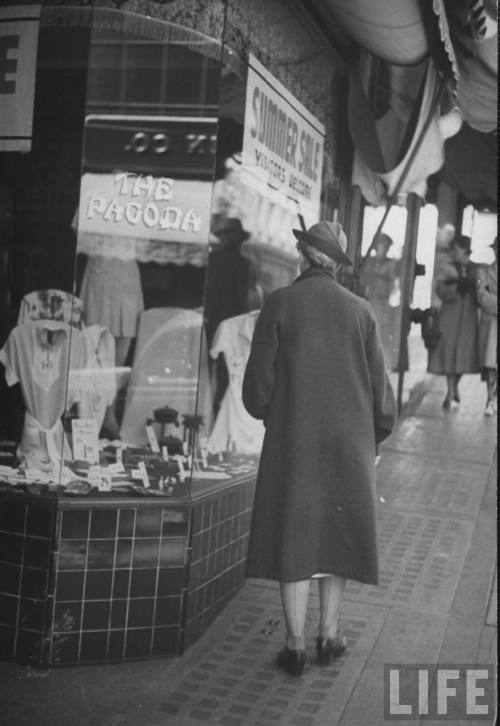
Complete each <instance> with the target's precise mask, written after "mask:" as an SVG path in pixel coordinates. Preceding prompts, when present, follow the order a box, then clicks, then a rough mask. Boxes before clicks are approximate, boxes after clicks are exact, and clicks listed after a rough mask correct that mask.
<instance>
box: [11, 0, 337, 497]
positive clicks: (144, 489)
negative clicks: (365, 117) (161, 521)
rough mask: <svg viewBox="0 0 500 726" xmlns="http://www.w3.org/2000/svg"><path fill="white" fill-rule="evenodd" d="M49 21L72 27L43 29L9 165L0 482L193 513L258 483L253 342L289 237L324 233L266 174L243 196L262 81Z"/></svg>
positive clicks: (286, 267) (280, 277) (232, 60)
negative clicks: (196, 501) (249, 480)
mask: <svg viewBox="0 0 500 726" xmlns="http://www.w3.org/2000/svg"><path fill="white" fill-rule="evenodd" d="M44 13H45V14H46V15H47V14H48V15H50V16H51V17H57V18H58V19H61V18H62V20H64V22H62V23H60V25H61V24H62V25H63V26H64V27H62V28H61V27H57V25H55V24H54V25H50V24H49V23H48V22H46V23H43V22H42V25H41V28H40V35H39V44H38V59H37V76H36V96H35V113H34V127H33V142H32V148H31V151H30V152H29V153H26V154H19V153H18V154H2V156H3V158H2V161H5V163H2V164H1V165H0V211H1V215H0V225H1V226H0V230H1V234H0V241H1V244H2V257H1V263H2V267H1V273H2V280H3V279H4V278H5V281H6V284H5V288H4V286H3V285H2V286H1V295H2V297H1V304H2V312H3V310H5V316H4V315H2V320H3V321H6V322H5V323H2V324H3V328H2V331H1V335H2V339H1V341H0V347H1V348H2V354H1V360H2V363H3V368H4V370H3V371H0V373H1V375H0V386H1V391H0V392H1V395H2V403H4V404H5V405H2V406H1V407H0V437H1V439H2V441H3V444H2V447H0V451H2V456H3V455H4V453H5V458H4V459H3V460H2V461H0V466H1V465H4V466H5V468H4V469H2V470H0V479H1V480H2V481H7V482H10V484H11V485H13V486H17V485H22V486H35V487H38V488H41V489H40V491H42V490H43V491H44V492H45V491H47V490H48V489H49V488H50V486H51V485H52V484H54V483H55V484H57V487H55V486H53V487H52V488H53V489H56V488H57V491H58V492H62V493H64V494H65V493H74V494H80V493H83V494H84V493H88V492H96V491H97V490H101V491H102V492H103V496H108V494H107V492H109V491H110V490H111V492H112V494H113V495H116V494H117V493H120V494H123V495H124V496H126V495H131V496H137V495H138V494H141V495H144V494H151V495H153V494H154V495H160V496H184V495H188V494H189V493H190V492H191V491H199V490H206V488H207V487H210V486H216V487H219V486H222V485H224V484H226V483H230V482H234V481H237V480H238V478H246V477H248V476H251V475H252V474H253V473H255V472H256V469H257V464H258V457H259V454H260V449H261V444H262V439H263V434H264V429H263V425H262V423H261V422H258V421H256V420H254V419H252V418H251V417H250V416H249V415H248V414H247V413H246V411H245V410H244V408H243V404H242V401H241V385H242V379H243V372H244V368H245V364H246V360H247V356H248V353H249V349H250V342H251V338H252V334H253V329H254V326H255V322H256V320H257V318H258V315H259V311H260V309H261V308H262V305H263V303H264V301H265V299H266V297H267V296H268V295H269V293H270V292H272V291H273V290H274V289H275V288H277V287H281V286H283V285H287V284H289V283H290V282H291V281H292V280H293V279H294V277H295V276H296V275H297V273H298V256H297V252H296V246H295V238H294V236H293V233H292V229H294V228H297V227H298V226H300V219H301V217H302V222H303V223H304V224H305V226H306V227H308V226H310V224H312V223H314V222H315V221H317V216H316V217H314V215H313V216H310V215H309V216H308V213H307V212H304V213H303V214H302V215H299V214H298V212H299V211H300V205H299V206H298V205H297V200H296V198H295V199H293V198H292V200H291V201H290V198H287V197H286V195H285V197H284V196H283V193H282V191H281V192H280V193H278V192H277V190H276V186H275V185H273V173H274V171H273V169H274V167H273V168H271V167H270V168H269V169H267V171H266V174H267V172H268V171H269V170H270V171H271V175H270V177H269V175H268V176H267V177H266V179H264V180H263V181H262V179H260V178H259V179H260V181H259V183H258V184H256V183H253V184H249V183H248V176H249V175H250V176H251V175H252V174H253V173H254V172H255V168H254V166H255V165H253V164H252V161H251V159H250V160H249V158H248V155H247V152H246V149H245V141H244V140H245V134H246V132H248V131H249V125H251V124H252V123H253V122H252V115H251V114H250V113H249V112H248V109H247V108H246V98H247V93H248V88H249V78H250V79H252V77H251V76H249V74H250V72H251V71H250V69H249V68H248V67H247V66H246V64H244V63H243V62H242V61H241V60H240V59H238V57H237V56H236V55H235V54H234V53H232V52H231V50H230V49H227V48H226V47H225V46H224V44H222V43H220V42H219V41H216V40H212V39H210V38H208V37H206V36H203V35H201V34H199V33H195V32H194V31H189V30H187V29H185V28H181V27H180V26H177V25H174V24H171V23H166V22H161V21H154V20H152V19H150V18H145V17H144V16H138V15H133V14H132V13H123V12H121V11H115V10H108V9H102V8H100V9H98V8H93V9H91V10H89V9H87V8H79V9H74V8H73V9H70V8H63V7H44V8H43V12H42V19H43V14H44ZM85 17H87V22H86V23H85V22H83V21H82V19H83V20H84V19H85ZM68 18H70V19H71V22H67V20H68ZM88 18H92V23H91V24H90V25H89V23H88ZM58 22H59V21H58ZM118 28H119V29H118ZM261 70H262V69H261ZM264 70H265V69H264ZM252 72H253V74H254V75H253V81H252V82H253V83H254V84H259V83H260V80H258V79H259V78H261V77H262V78H264V76H266V77H267V81H266V84H264V85H263V86H262V89H263V93H264V96H266V94H268V96H269V98H275V99H278V97H279V98H281V96H280V93H281V92H282V90H283V89H282V87H281V86H280V85H279V83H277V82H276V79H273V78H272V76H271V74H269V73H268V72H267V71H266V72H265V73H264V76H262V75H259V73H258V72H256V71H255V70H253V71H252ZM319 77H321V79H323V76H318V78H319ZM256 79H257V80H256ZM321 83H324V86H325V88H326V87H327V86H328V83H329V79H328V76H327V75H325V76H324V80H321ZM278 91H279V93H278ZM273 94H274V95H273ZM283 97H286V103H285V105H284V106H283V109H281V113H282V114H284V116H283V117H285V118H288V117H290V118H292V117H293V114H294V113H297V109H296V99H295V98H294V97H293V96H292V95H291V93H289V92H288V91H286V89H285V92H284V94H283ZM276 103H278V101H277V100H276ZM263 113H264V111H263V107H262V114H263ZM301 114H302V116H301V118H304V119H307V121H306V122H304V126H303V131H304V133H303V134H302V136H301V138H302V139H303V146H301V147H300V148H301V151H300V153H302V154H304V157H303V159H302V161H303V162H304V163H305V162H306V161H307V163H306V167H305V168H306V177H304V178H299V177H298V176H296V175H292V176H291V177H290V180H291V181H290V184H291V185H292V186H293V189H294V191H293V194H292V195H291V196H292V197H294V194H295V192H296V190H297V189H298V188H300V189H301V190H304V189H306V190H307V189H308V184H309V183H310V180H311V179H312V178H313V177H314V179H315V180H316V181H315V184H316V188H315V190H314V193H313V196H314V198H315V200H316V201H317V202H318V204H317V207H318V212H319V198H320V192H321V184H322V170H323V167H324V165H323V157H322V151H321V153H320V152H314V148H316V149H319V148H321V150H322V148H323V147H322V144H323V142H322V137H321V134H323V135H324V129H323V131H321V130H320V131H318V129H320V127H321V124H319V123H318V122H317V121H316V120H315V119H314V118H313V117H312V115H311V114H309V112H308V111H307V109H304V108H303V109H302V110H301ZM263 118H264V116H263V115H262V119H263ZM280 118H281V117H280ZM265 123H267V126H266V125H265ZM297 123H299V121H296V122H295V124H297ZM300 123H302V122H300ZM262 124H263V125H262V126H261V133H262V134H263V138H264V137H266V134H269V133H270V129H271V127H270V126H269V124H270V122H264V121H262ZM292 127H293V123H292V122H291V126H290V128H292ZM266 129H267V130H266ZM292 135H293V134H292ZM266 138H267V137H266ZM270 143H271V144H273V143H275V142H270ZM297 143H298V142H297ZM301 143H302V142H301ZM315 144H316V146H315ZM297 149H299V147H298V146H297ZM282 151H283V150H282ZM287 153H288V152H287ZM290 153H291V152H290ZM297 154H299V151H298V150H297ZM315 164H316V166H314V165H315ZM263 168H264V167H261V171H262V169H263ZM323 171H324V170H323ZM279 173H281V172H279ZM307 174H309V177H307ZM292 186H291V187H290V189H292ZM323 203H324V202H323ZM3 290H5V293H4V292H3ZM50 483H51V484H50ZM49 484H50V485H49Z"/></svg>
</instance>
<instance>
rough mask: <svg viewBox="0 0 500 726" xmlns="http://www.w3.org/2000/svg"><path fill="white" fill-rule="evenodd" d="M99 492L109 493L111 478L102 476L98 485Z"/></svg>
mask: <svg viewBox="0 0 500 726" xmlns="http://www.w3.org/2000/svg"><path fill="white" fill-rule="evenodd" d="M99 491H100V492H110V491H111V477H109V476H103V477H102V478H101V483H100V484H99Z"/></svg>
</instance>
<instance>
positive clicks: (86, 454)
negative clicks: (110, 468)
mask: <svg viewBox="0 0 500 726" xmlns="http://www.w3.org/2000/svg"><path fill="white" fill-rule="evenodd" d="M71 428H72V431H73V458H74V459H79V460H81V461H88V463H89V464H98V463H99V439H98V432H97V421H95V419H92V418H75V419H73V420H72V422H71Z"/></svg>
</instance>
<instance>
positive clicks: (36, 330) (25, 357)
mask: <svg viewBox="0 0 500 726" xmlns="http://www.w3.org/2000/svg"><path fill="white" fill-rule="evenodd" d="M83 360H84V345H83V337H82V333H81V332H80V331H79V330H77V329H76V328H74V327H71V326H70V325H68V324H67V323H61V322H58V321H53V320H39V321H33V322H30V323H23V324H21V325H17V326H16V327H15V328H14V329H13V330H12V331H11V333H10V335H9V337H8V339H7V341H6V343H5V345H4V347H3V348H2V350H1V351H0V361H1V362H2V363H3V365H4V366H5V378H6V381H7V385H9V386H13V385H14V384H15V383H18V382H19V383H20V385H21V391H22V395H23V399H24V403H25V406H26V413H25V419H24V427H23V433H22V437H21V442H20V444H19V446H18V449H17V455H18V458H19V459H20V462H21V464H22V465H24V466H27V467H29V468H37V469H42V470H47V469H49V470H50V469H54V468H57V467H58V466H60V464H61V456H63V457H64V458H69V457H70V450H69V446H68V443H67V441H66V437H65V435H64V430H63V426H62V422H61V416H62V414H63V413H64V411H65V410H68V409H69V408H70V407H71V406H72V405H73V403H75V402H76V401H77V400H78V396H79V390H80V384H79V381H78V371H81V369H82V364H83ZM70 369H71V370H72V371H75V374H74V375H72V381H71V382H70V380H69V371H70Z"/></svg>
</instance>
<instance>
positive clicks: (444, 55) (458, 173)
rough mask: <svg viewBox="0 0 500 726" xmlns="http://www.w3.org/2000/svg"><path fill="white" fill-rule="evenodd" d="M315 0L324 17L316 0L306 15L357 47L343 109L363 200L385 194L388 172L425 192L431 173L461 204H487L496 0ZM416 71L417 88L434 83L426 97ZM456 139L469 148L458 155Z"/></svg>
mask: <svg viewBox="0 0 500 726" xmlns="http://www.w3.org/2000/svg"><path fill="white" fill-rule="evenodd" d="M324 5H325V6H326V12H327V15H325V8H324V9H323V11H321V10H320V8H319V4H318V3H315V10H316V12H317V13H321V12H322V13H323V16H322V17H323V19H324V20H325V22H327V21H328V18H329V20H330V27H332V23H333V22H335V23H337V25H338V26H340V27H341V29H342V31H343V32H344V34H345V36H346V38H345V43H346V47H347V46H348V45H349V44H350V45H351V46H353V45H354V46H358V47H361V48H363V49H364V51H365V53H364V58H362V61H361V63H360V64H359V65H358V66H357V68H356V73H355V74H352V73H351V81H350V82H351V93H350V108H349V121H350V130H351V135H352V138H353V142H354V145H355V147H356V156H357V158H356V164H355V176H354V179H353V181H354V182H355V183H357V184H359V186H360V187H361V189H362V192H363V195H364V196H365V198H366V199H367V200H368V201H370V202H371V203H377V204H378V203H383V201H386V200H387V198H389V197H391V195H392V193H393V191H394V187H395V181H394V178H393V174H396V176H397V175H398V173H399V178H402V179H403V183H402V184H401V185H400V189H399V191H401V192H408V191H414V192H416V193H418V194H421V195H425V190H426V180H427V178H428V176H429V175H431V174H434V173H438V175H439V176H441V178H443V179H444V180H446V182H447V183H448V184H452V185H453V186H454V187H455V188H457V189H459V190H460V192H461V193H462V194H463V195H464V196H465V197H466V198H467V199H468V201H470V202H473V203H490V204H496V197H497V184H496V176H497V174H496V154H495V153H493V154H491V155H490V157H489V163H488V164H487V165H485V163H484V162H485V161H486V156H485V154H484V153H483V152H484V150H485V149H490V150H491V149H492V148H493V146H496V136H495V132H496V127H497V95H498V94H497V83H498V80H497V79H498V76H497V3H496V0H433V2H432V4H431V3H429V1H428V0H379V1H378V2H376V3H373V2H372V0H326V2H325V4H324ZM336 35H337V37H338V28H337V30H336ZM366 58H369V59H370V62H369V63H367V61H366ZM424 74H426V75H427V85H428V84H430V83H434V85H435V87H436V88H435V95H434V96H433V97H432V98H431V97H430V95H429V89H428V87H427V88H424V87H423V86H422V84H421V80H422V77H423V75H424ZM356 76H357V77H356ZM419 76H420V77H419ZM432 76H434V78H432ZM360 86H361V88H362V90H363V93H364V94H365V96H366V98H365V99H362V98H361V96H360ZM381 97H382V99H383V100H382V103H381ZM430 98H431V102H430V103H429V99H430ZM366 109H368V110H369V114H368V117H367V116H366ZM363 113H364V114H365V115H364V116H362V114H363ZM360 119H361V120H362V124H360V123H359V121H360ZM367 123H371V125H372V127H371V130H370V131H369V132H367V128H366V126H367ZM363 124H364V125H365V129H364V130H363V129H362V128H360V126H362V125H363ZM423 126H425V129H423ZM461 127H462V128H463V129H464V130H463V131H461V130H460V129H461ZM455 135H458V137H457V141H456V142H453V141H452V139H454V138H455ZM368 138H369V139H370V140H371V141H373V140H375V142H376V143H375V146H374V150H372V152H371V153H370V156H371V159H368V158H367V155H366V153H365V152H366V147H367V143H366V141H367V139H368ZM464 142H466V143H467V144H469V145H470V148H468V149H467V151H466V153H465V154H464V153H463V152H464ZM379 151H382V156H380V153H379ZM464 156H465V157H466V158H467V162H466V163H463V162H462V159H463V157H464ZM423 159H428V160H429V163H428V164H425V163H422V160H423ZM382 161H383V163H381V162H382ZM381 166H382V167H384V168H380V167H381ZM490 170H491V171H490ZM403 172H405V173H406V175H407V178H406V179H404V178H403V177H402V176H401V175H402V174H403ZM387 175H389V176H387Z"/></svg>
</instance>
